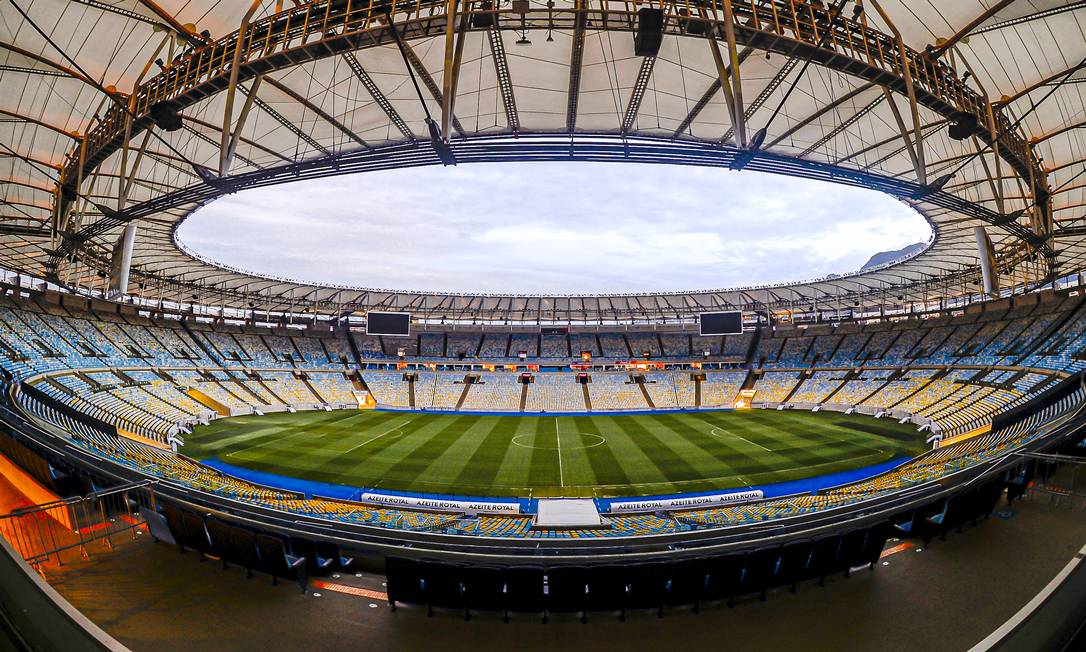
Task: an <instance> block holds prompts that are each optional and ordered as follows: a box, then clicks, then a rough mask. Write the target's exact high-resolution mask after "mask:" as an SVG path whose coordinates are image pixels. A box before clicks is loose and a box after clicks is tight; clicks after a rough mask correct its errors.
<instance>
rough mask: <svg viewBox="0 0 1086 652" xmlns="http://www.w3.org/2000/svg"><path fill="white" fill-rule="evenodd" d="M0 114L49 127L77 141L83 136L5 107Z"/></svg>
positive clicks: (0, 110)
mask: <svg viewBox="0 0 1086 652" xmlns="http://www.w3.org/2000/svg"><path fill="white" fill-rule="evenodd" d="M0 115H6V116H8V117H9V118H14V119H15V120H17V121H19V122H27V123H30V124H33V125H37V126H39V127H45V128H46V129H50V130H52V131H55V132H56V133H58V134H60V135H62V136H67V137H68V138H71V139H72V140H74V141H77V142H78V141H79V140H82V138H83V137H82V136H80V135H79V134H78V133H77V132H75V131H68V130H67V129H61V128H60V127H58V126H56V125H53V124H49V123H48V122H45V121H43V120H39V119H37V118H31V117H30V116H28V115H23V114H21V113H16V112H15V111H8V110H7V109H0Z"/></svg>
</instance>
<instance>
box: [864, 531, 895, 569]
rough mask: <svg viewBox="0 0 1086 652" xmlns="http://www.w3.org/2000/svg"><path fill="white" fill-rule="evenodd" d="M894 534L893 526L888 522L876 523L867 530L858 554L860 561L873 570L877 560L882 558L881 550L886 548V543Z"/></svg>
mask: <svg viewBox="0 0 1086 652" xmlns="http://www.w3.org/2000/svg"><path fill="white" fill-rule="evenodd" d="M893 533H894V526H893V524H892V523H890V522H889V521H883V522H882V523H877V524H875V525H874V526H872V527H871V528H870V529H868V530H867V539H866V540H865V541H864V546H863V550H862V552H861V553H860V561H862V562H864V563H867V564H868V566H869V567H870V568H871V569H872V570H873V569H874V568H875V564H877V563H878V561H879V558H881V557H882V549H883V548H885V547H886V541H887V540H888V539H889V538H890V536H891V535H892V534H893Z"/></svg>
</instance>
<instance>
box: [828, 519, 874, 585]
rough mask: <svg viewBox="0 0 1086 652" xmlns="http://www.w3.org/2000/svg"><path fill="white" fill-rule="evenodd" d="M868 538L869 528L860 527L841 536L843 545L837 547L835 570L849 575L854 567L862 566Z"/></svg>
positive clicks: (846, 575)
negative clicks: (865, 543)
mask: <svg viewBox="0 0 1086 652" xmlns="http://www.w3.org/2000/svg"><path fill="white" fill-rule="evenodd" d="M866 540H867V530H866V529H864V528H860V529H857V530H852V531H850V532H846V533H845V534H844V535H842V536H841V546H840V547H839V548H838V549H837V560H836V561H835V562H834V566H833V570H834V571H835V572H842V571H843V572H844V573H845V577H849V576H850V575H851V573H852V569H853V568H855V567H856V566H862V565H864V564H865V563H866V562H865V561H864V542H865V541H866Z"/></svg>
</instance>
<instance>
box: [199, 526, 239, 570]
mask: <svg viewBox="0 0 1086 652" xmlns="http://www.w3.org/2000/svg"><path fill="white" fill-rule="evenodd" d="M204 526H205V527H206V528H207V536H208V539H209V540H210V541H211V552H212V554H215V555H217V556H218V557H219V561H221V562H222V569H223V570H226V569H227V568H228V567H229V564H228V562H234V563H241V560H240V559H238V558H237V556H236V555H235V554H234V552H235V551H234V548H233V547H232V546H231V544H230V526H229V525H227V524H226V523H224V522H222V521H220V520H219V519H217V518H212V517H208V519H207V521H205V523H204Z"/></svg>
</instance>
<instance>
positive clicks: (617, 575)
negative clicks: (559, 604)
mask: <svg viewBox="0 0 1086 652" xmlns="http://www.w3.org/2000/svg"><path fill="white" fill-rule="evenodd" d="M587 580H588V589H587V600H586V608H587V610H588V611H603V612H608V613H614V612H616V611H617V612H619V618H620V619H621V620H626V590H627V571H626V568H624V567H622V566H589V567H588V574H587Z"/></svg>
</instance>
